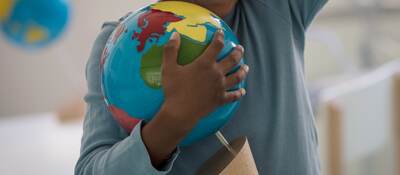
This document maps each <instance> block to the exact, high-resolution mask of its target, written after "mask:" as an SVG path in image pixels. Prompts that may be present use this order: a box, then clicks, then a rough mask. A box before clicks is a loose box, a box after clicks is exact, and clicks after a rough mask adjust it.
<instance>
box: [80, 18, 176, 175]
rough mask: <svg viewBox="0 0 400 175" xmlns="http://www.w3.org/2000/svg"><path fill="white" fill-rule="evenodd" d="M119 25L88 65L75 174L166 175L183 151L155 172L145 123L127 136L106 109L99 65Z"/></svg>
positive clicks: (108, 27)
mask: <svg viewBox="0 0 400 175" xmlns="http://www.w3.org/2000/svg"><path fill="white" fill-rule="evenodd" d="M116 25H117V23H107V24H105V25H104V27H103V30H102V32H101V33H100V34H99V36H98V37H97V39H96V41H95V44H94V46H93V49H92V53H91V55H90V58H89V60H88V63H87V67H86V79H87V82H88V94H87V95H86V96H85V101H86V103H87V112H86V117H85V121H84V126H83V130H84V132H83V133H84V134H83V137H82V145H81V155H80V158H79V160H78V162H77V164H76V167H75V174H77V175H78V174H79V175H84V174H96V175H103V174H104V175H106V174H107V175H108V174H118V175H124V174H166V173H167V172H168V171H169V170H170V169H171V167H172V164H173V162H174V160H175V159H176V157H177V155H178V152H179V150H177V151H175V152H174V153H173V155H172V156H171V158H170V160H167V161H166V162H165V165H164V166H163V167H161V170H157V169H155V168H154V167H153V166H152V163H151V160H150V157H149V155H148V152H147V150H146V147H145V145H144V143H143V141H142V137H141V134H140V131H141V130H140V129H141V125H142V123H139V124H138V125H136V127H135V128H134V130H133V131H132V134H131V135H129V136H127V134H126V132H125V131H124V130H122V129H121V127H119V125H118V123H117V122H116V121H114V119H113V117H112V116H111V114H110V113H109V112H108V110H107V109H106V105H105V103H104V100H103V95H102V92H101V85H100V66H99V61H100V56H101V53H102V50H103V48H104V46H105V43H106V42H107V39H108V37H109V35H110V34H111V32H112V31H113V30H114V28H115V27H116Z"/></svg>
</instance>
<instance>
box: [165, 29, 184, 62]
mask: <svg viewBox="0 0 400 175" xmlns="http://www.w3.org/2000/svg"><path fill="white" fill-rule="evenodd" d="M180 42H181V40H180V36H179V33H177V32H174V33H172V35H171V37H170V39H169V41H168V43H167V44H165V45H164V53H163V68H165V67H174V66H177V65H178V51H179V46H180Z"/></svg>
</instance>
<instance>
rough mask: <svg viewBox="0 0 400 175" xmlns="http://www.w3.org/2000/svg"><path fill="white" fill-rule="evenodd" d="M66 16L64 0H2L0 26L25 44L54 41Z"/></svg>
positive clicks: (0, 4) (0, 3)
mask: <svg viewBox="0 0 400 175" xmlns="http://www.w3.org/2000/svg"><path fill="white" fill-rule="evenodd" d="M68 18H69V6H68V1H67V0H1V1H0V27H1V30H2V32H3V33H4V34H5V36H6V38H7V39H8V40H10V41H11V42H13V43H14V44H17V45H18V46H21V47H24V48H40V47H43V46H46V45H48V44H49V43H51V42H52V41H54V40H55V39H56V38H57V37H59V35H60V34H61V33H62V31H63V30H64V28H65V26H66V24H67V21H68Z"/></svg>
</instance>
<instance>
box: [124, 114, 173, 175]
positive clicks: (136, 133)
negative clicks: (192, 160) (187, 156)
mask: <svg viewBox="0 0 400 175" xmlns="http://www.w3.org/2000/svg"><path fill="white" fill-rule="evenodd" d="M142 126H144V122H143V121H140V122H139V123H138V124H137V125H136V126H135V127H134V128H133V130H132V132H131V135H130V137H132V138H133V140H135V141H137V145H138V147H139V150H140V151H138V152H139V154H140V155H137V156H138V157H142V158H143V160H144V161H145V162H143V165H144V166H145V167H144V169H146V170H149V172H148V173H149V174H151V175H164V174H167V173H168V172H170V171H171V169H172V166H173V164H174V162H175V160H176V159H177V157H178V155H179V153H180V148H179V147H177V148H176V149H175V150H174V152H173V153H172V154H171V157H170V158H169V159H168V160H166V162H165V164H164V166H163V167H161V169H160V170H158V169H156V168H155V167H153V165H152V163H151V159H150V155H149V153H148V151H147V148H146V146H145V145H144V143H143V139H142V134H141V131H142V130H141V129H142Z"/></svg>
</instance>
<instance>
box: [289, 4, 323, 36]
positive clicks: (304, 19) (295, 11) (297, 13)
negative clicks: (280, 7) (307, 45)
mask: <svg viewBox="0 0 400 175" xmlns="http://www.w3.org/2000/svg"><path fill="white" fill-rule="evenodd" d="M327 2H328V0H289V6H290V9H291V13H292V15H293V16H294V18H295V19H296V20H298V21H299V22H300V24H302V26H303V28H304V29H307V28H308V26H309V25H310V24H311V22H312V21H313V19H314V18H315V16H316V15H317V14H318V12H319V11H320V10H321V9H322V7H323V6H324V5H325V4H326V3H327Z"/></svg>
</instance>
